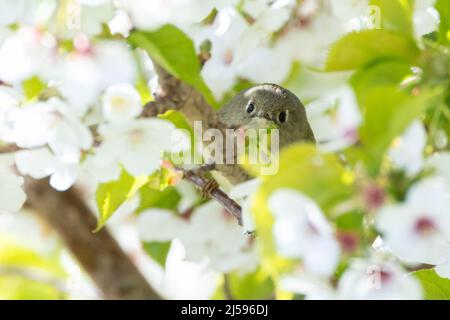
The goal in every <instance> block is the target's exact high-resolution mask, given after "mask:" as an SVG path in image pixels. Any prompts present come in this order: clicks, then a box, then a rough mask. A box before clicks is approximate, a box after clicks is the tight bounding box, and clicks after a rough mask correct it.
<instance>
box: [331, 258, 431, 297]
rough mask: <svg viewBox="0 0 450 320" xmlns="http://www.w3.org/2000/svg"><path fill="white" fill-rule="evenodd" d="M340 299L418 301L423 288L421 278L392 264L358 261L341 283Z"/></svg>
mask: <svg viewBox="0 0 450 320" xmlns="http://www.w3.org/2000/svg"><path fill="white" fill-rule="evenodd" d="M337 297H338V298H339V299H346V300H418V299H422V288H421V286H420V283H419V281H418V279H416V278H415V277H414V276H412V275H408V274H407V273H406V272H405V271H404V270H403V269H402V268H401V267H400V266H399V265H397V264H395V263H392V262H384V261H376V260H374V261H372V260H354V261H353V262H352V263H351V264H350V267H349V268H348V269H347V270H346V271H345V272H344V274H343V275H342V277H341V279H340V280H339V283H338V293H337Z"/></svg>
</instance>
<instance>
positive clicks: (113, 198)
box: [95, 170, 149, 231]
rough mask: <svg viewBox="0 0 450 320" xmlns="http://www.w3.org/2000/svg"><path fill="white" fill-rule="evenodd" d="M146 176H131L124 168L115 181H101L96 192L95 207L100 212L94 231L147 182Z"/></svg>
mask: <svg viewBox="0 0 450 320" xmlns="http://www.w3.org/2000/svg"><path fill="white" fill-rule="evenodd" d="M148 179H149V178H148V177H147V176H145V175H143V176H139V177H133V176H131V175H129V174H128V173H127V172H126V171H125V170H122V174H121V176H120V178H119V179H118V180H117V181H111V182H107V183H102V184H100V185H99V186H98V188H97V192H96V199H97V207H98V211H99V214H100V217H99V220H98V226H97V229H96V230H95V231H98V230H100V229H101V228H102V227H103V226H104V225H105V223H106V221H108V219H109V218H110V217H111V216H112V215H113V213H114V212H115V211H116V210H117V209H118V208H119V207H120V206H121V205H122V204H123V203H124V202H125V201H126V200H129V199H130V198H131V197H132V196H133V195H135V194H136V192H138V191H139V189H140V188H141V187H142V186H144V185H145V184H146V183H147V182H148Z"/></svg>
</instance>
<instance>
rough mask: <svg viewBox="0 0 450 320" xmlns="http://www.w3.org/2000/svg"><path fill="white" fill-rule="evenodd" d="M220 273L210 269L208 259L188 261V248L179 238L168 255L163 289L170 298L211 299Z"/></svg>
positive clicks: (173, 243)
mask: <svg viewBox="0 0 450 320" xmlns="http://www.w3.org/2000/svg"><path fill="white" fill-rule="evenodd" d="M219 277H220V275H219V274H217V273H216V272H214V271H213V270H211V269H208V261H207V259H204V260H202V261H200V262H191V261H186V249H185V248H184V246H183V243H182V242H181V241H179V240H177V239H175V240H174V241H172V245H171V247H170V251H169V253H168V255H167V260H166V266H165V270H164V279H163V281H162V283H161V290H162V292H163V293H164V295H165V296H166V297H168V298H170V299H200V300H204V299H209V298H211V296H212V295H213V294H214V292H215V291H216V290H217V283H218V282H219Z"/></svg>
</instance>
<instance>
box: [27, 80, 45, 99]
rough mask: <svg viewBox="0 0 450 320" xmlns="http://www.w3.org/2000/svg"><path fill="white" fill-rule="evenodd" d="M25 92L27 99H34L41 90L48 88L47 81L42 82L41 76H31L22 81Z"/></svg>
mask: <svg viewBox="0 0 450 320" xmlns="http://www.w3.org/2000/svg"><path fill="white" fill-rule="evenodd" d="M22 88H23V92H24V94H25V97H26V98H27V100H33V99H35V98H37V97H38V96H39V95H40V94H41V92H42V91H43V90H44V89H45V88H46V85H45V83H43V82H42V80H41V79H39V77H36V76H34V77H31V78H29V79H27V80H24V81H23V82H22Z"/></svg>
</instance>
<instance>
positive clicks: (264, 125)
mask: <svg viewBox="0 0 450 320" xmlns="http://www.w3.org/2000/svg"><path fill="white" fill-rule="evenodd" d="M244 129H278V125H277V124H276V123H275V122H273V121H272V120H271V119H270V118H269V119H267V117H258V116H257V117H255V118H253V119H252V120H251V121H250V123H248V124H247V125H246V126H245V128H244Z"/></svg>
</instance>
